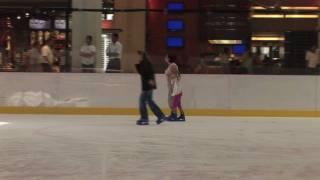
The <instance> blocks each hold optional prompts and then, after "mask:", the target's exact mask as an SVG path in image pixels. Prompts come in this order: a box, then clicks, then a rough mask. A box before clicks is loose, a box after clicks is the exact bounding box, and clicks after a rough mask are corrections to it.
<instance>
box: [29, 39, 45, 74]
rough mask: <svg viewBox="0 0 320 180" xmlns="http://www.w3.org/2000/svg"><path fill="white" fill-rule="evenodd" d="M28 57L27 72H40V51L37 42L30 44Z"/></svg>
mask: <svg viewBox="0 0 320 180" xmlns="http://www.w3.org/2000/svg"><path fill="white" fill-rule="evenodd" d="M27 58H28V68H27V71H28V72H40V71H41V67H40V65H41V60H42V59H41V58H42V57H41V51H40V45H39V43H37V42H35V43H33V44H32V47H31V49H30V50H29V51H28V52H27Z"/></svg>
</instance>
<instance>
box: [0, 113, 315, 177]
mask: <svg viewBox="0 0 320 180" xmlns="http://www.w3.org/2000/svg"><path fill="white" fill-rule="evenodd" d="M136 119H137V117H127V116H31V115H28V116H26V115H23V116H17V115H2V116H0V122H1V126H0V180H48V179H49V180H158V179H160V180H202V179H203V180H301V179H303V180H316V179H319V177H320V120H319V119H303V118H301V119H299V118H223V117H193V118H189V119H188V122H186V123H169V122H167V123H164V124H162V125H160V126H157V125H155V123H154V124H153V125H151V126H148V127H138V126H136V125H135V120H136Z"/></svg>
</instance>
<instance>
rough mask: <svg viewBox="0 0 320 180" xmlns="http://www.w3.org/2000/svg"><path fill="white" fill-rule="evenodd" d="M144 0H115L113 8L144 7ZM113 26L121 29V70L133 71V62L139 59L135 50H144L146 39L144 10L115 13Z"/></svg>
mask: <svg viewBox="0 0 320 180" xmlns="http://www.w3.org/2000/svg"><path fill="white" fill-rule="evenodd" d="M145 8H146V1H145V0H137V1H134V0H120V1H119V0H117V1H115V9H145ZM114 28H116V29H122V30H123V31H122V33H120V41H121V43H122V45H123V57H122V61H121V68H122V71H123V72H125V73H132V72H135V68H134V64H136V63H137V62H138V60H139V56H138V55H137V53H136V52H137V50H145V41H146V40H145V39H146V13H145V12H126V13H123V12H120V13H116V14H115V19H114Z"/></svg>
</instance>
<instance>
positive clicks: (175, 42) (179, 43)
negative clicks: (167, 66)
mask: <svg viewBox="0 0 320 180" xmlns="http://www.w3.org/2000/svg"><path fill="white" fill-rule="evenodd" d="M167 46H168V47H169V48H183V47H184V39H183V38H182V37H168V38H167Z"/></svg>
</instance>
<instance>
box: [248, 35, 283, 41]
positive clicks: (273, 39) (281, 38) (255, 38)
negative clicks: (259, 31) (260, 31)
mask: <svg viewBox="0 0 320 180" xmlns="http://www.w3.org/2000/svg"><path fill="white" fill-rule="evenodd" d="M251 40H252V41H285V37H283V36H277V37H276V36H275V37H268V36H253V37H251Z"/></svg>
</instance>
